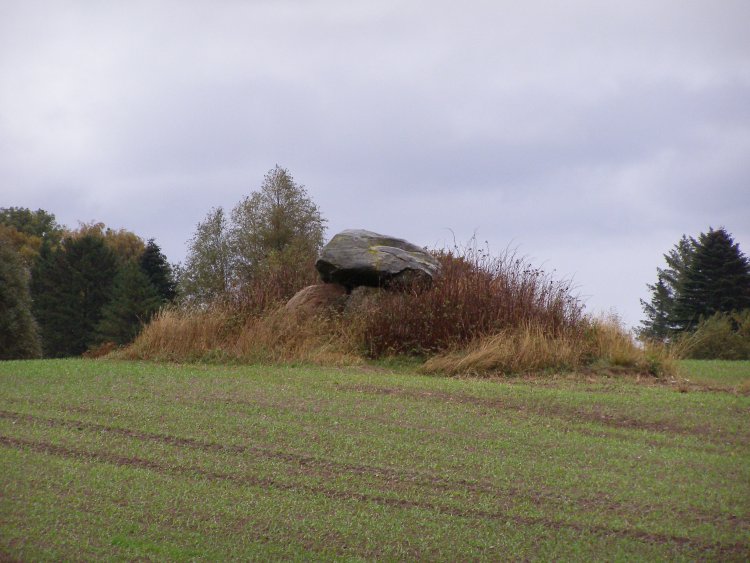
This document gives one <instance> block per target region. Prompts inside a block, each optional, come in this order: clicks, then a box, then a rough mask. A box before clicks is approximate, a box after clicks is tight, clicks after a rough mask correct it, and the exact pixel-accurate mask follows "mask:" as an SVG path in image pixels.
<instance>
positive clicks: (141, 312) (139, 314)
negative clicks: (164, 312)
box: [97, 262, 163, 345]
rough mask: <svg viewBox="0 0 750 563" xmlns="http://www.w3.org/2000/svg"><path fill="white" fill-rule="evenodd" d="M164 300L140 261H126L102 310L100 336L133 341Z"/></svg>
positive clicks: (121, 342) (118, 341) (120, 341)
mask: <svg viewBox="0 0 750 563" xmlns="http://www.w3.org/2000/svg"><path fill="white" fill-rule="evenodd" d="M162 303H163V299H162V296H161V295H159V292H158V291H157V289H156V288H155V287H154V285H153V284H152V283H151V281H150V280H149V278H148V276H147V275H146V273H145V272H144V271H143V270H141V268H140V267H139V266H138V264H135V263H133V262H127V263H125V264H123V266H121V267H120V270H119V272H118V273H117V275H116V276H115V279H114V282H113V284H112V293H111V299H110V301H109V303H107V304H106V305H105V306H104V307H103V309H102V317H101V320H100V321H99V324H98V325H97V334H98V337H99V339H100V340H102V341H111V342H114V343H115V344H118V345H123V344H128V343H130V342H132V341H133V340H134V339H135V337H136V336H137V335H138V332H139V331H140V329H141V327H142V326H143V325H144V324H145V323H147V322H148V321H149V320H150V319H151V317H152V316H153V315H154V313H156V312H157V311H158V310H159V307H160V306H161V305H162Z"/></svg>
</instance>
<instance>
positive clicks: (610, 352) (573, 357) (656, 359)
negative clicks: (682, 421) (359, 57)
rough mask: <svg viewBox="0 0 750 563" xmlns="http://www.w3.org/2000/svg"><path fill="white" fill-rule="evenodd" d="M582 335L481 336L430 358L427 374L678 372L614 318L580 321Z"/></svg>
mask: <svg viewBox="0 0 750 563" xmlns="http://www.w3.org/2000/svg"><path fill="white" fill-rule="evenodd" d="M582 322H584V323H585V324H586V328H585V329H584V330H578V329H572V330H565V331H561V332H558V333H556V334H550V333H549V332H547V331H545V330H544V328H542V327H539V326H537V325H534V324H526V325H522V326H520V327H514V328H510V329H507V330H504V331H502V332H500V333H498V334H494V335H491V336H485V337H482V338H479V339H477V340H475V341H474V342H472V343H470V344H469V345H468V346H467V347H465V348H463V349H460V350H453V351H449V352H446V353H442V354H437V355H435V356H433V357H431V358H429V359H428V360H427V361H426V362H425V364H424V366H423V367H422V370H423V371H424V372H425V373H431V374H434V373H443V374H446V375H459V374H460V375H474V376H481V375H500V374H502V375H509V374H523V373H534V372H541V371H556V372H559V371H574V370H597V371H609V372H611V371H627V372H631V373H640V374H647V375H652V376H657V377H660V376H664V375H672V374H674V373H675V372H676V369H677V368H676V362H675V360H676V359H677V357H676V355H675V354H674V351H673V350H670V349H668V348H666V347H664V346H657V345H646V346H639V345H638V344H637V343H636V341H635V340H634V339H633V337H632V335H631V334H629V333H628V332H627V331H626V330H625V329H624V328H623V326H622V324H621V323H620V322H619V321H618V320H617V319H616V318H608V319H595V320H585V321H582Z"/></svg>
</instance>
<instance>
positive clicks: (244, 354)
mask: <svg viewBox="0 0 750 563" xmlns="http://www.w3.org/2000/svg"><path fill="white" fill-rule="evenodd" d="M115 356H116V357H120V358H124V359H153V360H160V361H177V362H182V361H197V360H213V361H238V362H283V363H293V362H306V363H314V364H322V365H353V364H357V363H361V362H362V358H361V356H360V355H358V354H357V353H356V351H355V350H354V345H353V341H352V339H351V338H350V336H348V335H347V332H346V330H345V325H344V324H343V323H341V322H340V320H339V319H337V318H336V317H328V316H321V317H308V318H297V317H291V316H289V315H288V314H286V312H285V311H284V310H283V308H278V307H275V308H272V309H270V310H268V311H266V312H265V314H263V315H255V316H249V317H247V318H245V319H242V318H241V317H238V316H237V314H236V311H233V310H231V309H230V308H228V307H226V306H220V305H218V304H217V305H214V306H213V307H211V308H209V309H207V310H203V311H200V310H179V309H167V310H164V311H162V312H161V313H160V314H159V315H157V317H156V318H155V319H154V320H153V321H152V322H151V323H150V324H149V325H147V326H146V327H145V328H144V330H143V331H142V332H141V334H140V335H139V336H138V337H137V338H136V340H135V341H134V342H133V344H131V345H130V346H129V347H128V348H126V349H124V350H120V351H119V352H117V353H116V354H115Z"/></svg>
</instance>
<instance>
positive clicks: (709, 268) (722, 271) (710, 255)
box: [672, 228, 750, 331]
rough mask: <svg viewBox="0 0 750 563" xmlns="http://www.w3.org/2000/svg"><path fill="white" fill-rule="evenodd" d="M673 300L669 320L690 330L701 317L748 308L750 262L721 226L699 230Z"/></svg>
mask: <svg viewBox="0 0 750 563" xmlns="http://www.w3.org/2000/svg"><path fill="white" fill-rule="evenodd" d="M679 289H680V291H679V294H678V295H677V296H676V298H675V301H674V308H673V312H672V317H673V322H674V324H675V326H676V328H677V330H679V331H685V330H693V329H694V328H695V327H696V326H697V324H698V323H699V322H700V320H701V318H708V317H710V316H712V315H714V314H716V313H729V312H732V311H741V310H743V309H747V308H750V263H749V262H748V259H747V257H746V256H745V255H744V254H743V253H742V252H741V251H740V248H739V245H738V244H736V243H735V242H734V240H733V239H732V237H731V235H730V234H729V233H728V232H727V231H726V230H725V229H723V228H721V229H718V230H716V231H714V230H713V229H709V231H708V233H701V235H700V237H699V239H698V242H697V244H696V245H695V250H694V251H693V253H692V255H691V257H690V260H689V261H688V263H687V268H686V269H685V271H684V273H683V275H682V279H681V283H680V288H679Z"/></svg>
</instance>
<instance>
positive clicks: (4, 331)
mask: <svg viewBox="0 0 750 563" xmlns="http://www.w3.org/2000/svg"><path fill="white" fill-rule="evenodd" d="M40 356H41V344H40V341H39V333H38V330H37V325H36V322H35V321H34V317H33V316H32V314H31V294H30V293H29V275H28V271H27V269H26V267H25V266H24V263H23V261H22V260H21V257H20V256H19V254H18V253H17V252H16V251H15V250H14V248H13V246H12V245H11V243H9V242H8V241H7V240H5V239H4V238H2V237H0V360H12V359H26V358H38V357H40Z"/></svg>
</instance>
